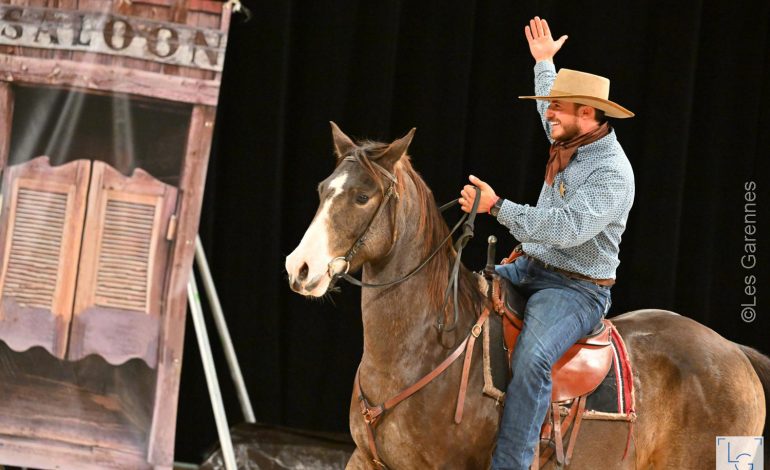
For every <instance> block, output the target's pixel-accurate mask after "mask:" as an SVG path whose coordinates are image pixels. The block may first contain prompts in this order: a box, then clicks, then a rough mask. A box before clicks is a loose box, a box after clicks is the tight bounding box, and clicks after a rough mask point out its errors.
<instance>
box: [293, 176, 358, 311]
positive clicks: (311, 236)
mask: <svg viewBox="0 0 770 470" xmlns="http://www.w3.org/2000/svg"><path fill="white" fill-rule="evenodd" d="M347 179H348V174H347V172H345V173H341V174H340V175H337V176H336V177H335V178H334V179H333V180H331V181H330V182H329V189H331V191H330V193H329V195H328V196H327V197H326V200H325V201H323V205H322V206H321V210H320V211H319V212H318V214H317V215H316V217H315V218H314V219H313V222H311V223H310V227H308V228H307V231H306V232H305V235H304V236H303V237H302V241H300V242H299V245H298V246H297V248H295V249H294V251H293V252H292V253H291V254H290V255H289V256H287V257H286V272H287V273H289V282H290V283H291V285H292V288H294V289H295V290H296V291H297V292H299V293H300V294H302V295H310V296H313V297H320V296H322V295H324V294H325V293H326V289H327V288H328V287H329V282H330V281H331V278H330V277H329V276H328V275H327V270H328V266H329V261H331V260H332V259H333V258H334V257H335V256H340V255H334V254H332V252H331V248H330V247H329V230H330V226H331V224H330V221H329V211H330V209H331V206H332V202H333V201H334V199H335V198H336V197H337V196H338V195H340V194H342V188H343V186H344V185H345V181H346V180H347ZM305 266H307V274H305V275H304V278H303V279H302V280H300V281H299V283H298V284H297V282H295V280H298V279H299V277H300V273H301V271H302V270H303V268H304V267H305Z"/></svg>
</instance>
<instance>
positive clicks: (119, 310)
mask: <svg viewBox="0 0 770 470" xmlns="http://www.w3.org/2000/svg"><path fill="white" fill-rule="evenodd" d="M176 193H177V191H176V189H175V188H173V187H171V186H168V185H166V184H164V183H162V182H160V181H158V180H156V179H154V178H152V177H151V176H150V175H149V174H147V173H146V172H144V171H142V170H137V171H135V172H134V174H133V175H132V176H131V177H126V176H123V175H121V174H120V173H118V172H117V171H116V170H114V169H113V168H111V167H110V166H108V165H107V164H105V163H102V162H94V165H93V173H92V177H91V186H90V190H89V202H88V217H87V221H86V227H85V235H84V239H83V250H82V259H81V263H80V271H79V274H78V288H77V294H76V300H75V314H74V317H73V320H72V334H71V335H72V336H71V340H70V347H69V352H68V355H67V357H68V358H69V359H72V360H76V359H79V358H81V357H84V356H86V355H88V354H98V355H100V356H102V357H104V358H105V359H106V360H107V361H109V362H111V363H113V364H119V363H122V362H125V361H126V360H129V359H131V358H134V357H138V358H141V359H143V360H144V361H145V362H147V364H148V365H150V366H151V367H154V366H155V364H156V362H157V347H158V341H159V332H160V306H161V300H162V299H161V295H162V291H163V283H164V282H165V271H166V269H165V266H166V263H167V258H168V250H169V246H168V245H169V244H168V242H167V241H166V240H165V233H166V228H167V225H168V222H169V219H170V217H171V214H172V212H173V209H174V205H175V203H176Z"/></svg>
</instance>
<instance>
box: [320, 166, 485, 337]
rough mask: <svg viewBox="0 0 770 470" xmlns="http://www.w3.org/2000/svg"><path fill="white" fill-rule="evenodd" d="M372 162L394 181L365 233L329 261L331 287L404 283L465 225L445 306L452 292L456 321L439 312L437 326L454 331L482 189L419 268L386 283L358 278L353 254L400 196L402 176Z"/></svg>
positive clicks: (362, 286)
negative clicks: (462, 270) (339, 267)
mask: <svg viewBox="0 0 770 470" xmlns="http://www.w3.org/2000/svg"><path fill="white" fill-rule="evenodd" d="M342 161H353V162H359V163H361V162H360V161H359V160H358V159H357V158H356V157H354V156H352V155H349V156H347V157H345V158H343V160H342ZM369 163H370V164H371V165H372V166H373V167H374V168H375V169H376V170H377V171H379V172H380V173H382V174H383V175H384V176H385V177H386V178H387V179H388V181H389V182H390V183H389V184H388V187H387V188H386V189H385V191H384V194H383V197H382V199H381V200H380V204H379V206H377V210H376V211H375V212H374V214H373V215H372V218H371V219H369V223H368V224H367V225H366V227H365V228H364V230H363V232H362V233H361V235H360V236H359V237H358V238H357V239H356V241H355V242H354V243H353V245H352V246H351V247H350V249H349V250H348V251H347V253H345V256H338V257H336V258H333V259H332V260H331V261H329V263H328V265H327V274H328V275H329V277H331V281H330V283H329V289H332V288H334V286H335V284H336V283H337V281H338V280H339V279H344V280H346V281H348V282H349V283H351V284H353V285H355V286H358V287H361V288H364V287H366V288H381V287H390V286H394V285H396V284H400V283H402V282H404V281H406V280H408V279H410V278H411V277H412V276H414V275H415V274H417V273H418V272H420V271H421V270H422V269H423V268H424V267H425V266H427V265H428V263H429V262H430V261H431V260H432V259H433V258H434V257H435V256H436V255H437V254H438V252H439V251H441V248H442V247H443V246H444V244H445V243H446V242H448V241H449V240H450V239H451V238H452V236H453V235H454V233H455V232H456V231H457V229H459V228H460V226H462V227H463V233H462V234H461V235H460V237H459V238H458V239H457V241H456V242H455V244H454V248H455V251H456V253H457V254H456V255H455V260H454V263H453V265H452V271H451V274H450V276H449V284H448V285H447V288H446V291H445V292H444V305H446V303H447V301H448V300H449V294H450V292H452V297H453V300H454V320H453V322H452V326H451V327H448V328H447V327H445V325H444V321H443V315H439V318H438V321H437V327H438V330H439V331H446V332H450V331H453V330H454V329H455V328H456V327H457V321H458V318H459V302H458V299H457V291H458V282H459V281H458V279H459V272H460V259H461V257H462V252H463V248H465V245H466V244H467V243H468V240H470V239H471V238H473V228H474V223H475V221H476V214H477V212H478V208H479V199H480V198H479V196H480V193H481V190H480V189H479V188H475V189H476V197H475V198H474V200H473V207H472V208H471V212H470V214H463V216H462V217H461V218H460V220H459V221H458V222H457V223H456V224H455V225H454V227H453V228H452V230H451V231H450V232H449V233H448V234H447V236H446V237H444V239H443V240H441V242H440V243H439V244H438V245H436V248H435V249H434V250H433V252H431V254H430V255H428V257H427V258H426V259H425V260H424V261H423V262H422V263H420V264H419V265H418V266H417V267H415V268H414V269H413V270H412V271H410V272H409V273H407V274H405V275H404V276H402V277H400V278H398V279H395V280H393V281H388V282H382V283H368V282H363V281H359V280H358V279H356V278H354V277H353V276H351V275H350V274H349V273H348V271H349V270H350V260H351V259H353V257H354V256H355V255H356V253H358V250H360V249H361V247H362V246H363V245H364V243H365V242H366V239H367V237H368V235H369V230H370V229H371V228H372V225H373V224H374V221H375V220H376V219H377V218H378V217H379V216H380V214H382V212H383V211H384V210H385V206H386V205H387V204H388V202H389V201H390V200H391V199H392V198H395V199H398V197H399V196H398V192H397V191H396V185H398V179H397V178H396V176H395V175H394V174H393V173H391V172H390V171H388V170H386V169H385V168H383V167H382V165H379V164H378V163H376V162H374V161H372V160H369ZM457 203H458V202H457V200H456V199H453V200H452V201H450V202H448V203H446V204H444V205H443V206H441V207H440V208H439V211H440V212H444V211H445V210H446V209H449V208H450V207H452V206H454V205H456V204H457ZM338 260H341V261H343V262H344V263H345V269H344V270H342V271H335V270H334V264H335V262H337V261H338Z"/></svg>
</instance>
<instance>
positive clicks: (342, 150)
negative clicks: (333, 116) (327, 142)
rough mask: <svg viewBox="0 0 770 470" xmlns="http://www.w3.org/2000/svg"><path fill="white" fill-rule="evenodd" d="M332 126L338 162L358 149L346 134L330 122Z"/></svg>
mask: <svg viewBox="0 0 770 470" xmlns="http://www.w3.org/2000/svg"><path fill="white" fill-rule="evenodd" d="M329 124H331V126H332V140H333V141H334V154H335V155H336V156H337V161H338V162H339V160H340V159H342V158H344V157H346V156H347V155H348V154H350V151H351V150H353V149H354V148H356V144H354V143H353V141H352V140H351V139H350V137H348V136H346V135H345V133H344V132H342V130H341V129H340V128H339V126H337V124H335V123H334V121H329Z"/></svg>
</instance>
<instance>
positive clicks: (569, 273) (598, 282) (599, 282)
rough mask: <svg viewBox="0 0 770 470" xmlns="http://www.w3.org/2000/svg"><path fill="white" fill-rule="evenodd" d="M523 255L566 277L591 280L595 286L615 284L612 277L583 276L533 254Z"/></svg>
mask: <svg viewBox="0 0 770 470" xmlns="http://www.w3.org/2000/svg"><path fill="white" fill-rule="evenodd" d="M524 256H526V257H527V258H529V259H531V260H532V261H535V262H537V263H538V264H539V265H540V266H542V267H544V268H545V269H548V270H549V271H554V272H557V273H559V274H563V275H565V276H567V277H569V278H571V279H578V280H581V281H588V282H593V283H594V284H596V285H597V286H602V287H611V286H612V285H613V284H615V279H612V278H610V279H595V278H592V277H588V276H585V275H583V274H580V273H573V272H572V271H567V270H566V269H561V268H557V267H556V266H554V265H552V264H548V263H544V262H543V261H540V260H539V259H537V258H535V257H534V256H532V255H528V254H526V253H524Z"/></svg>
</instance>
